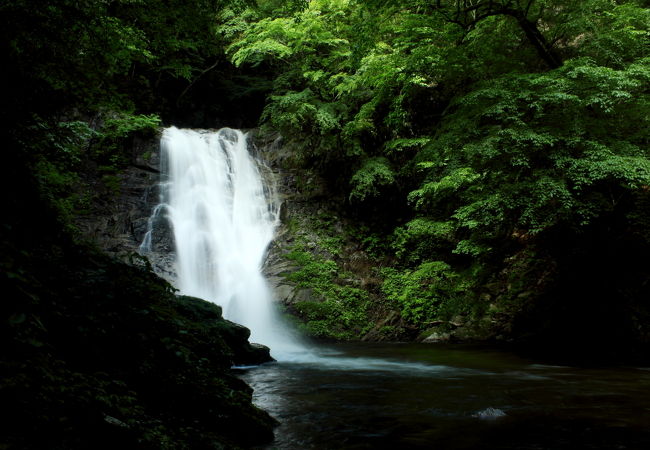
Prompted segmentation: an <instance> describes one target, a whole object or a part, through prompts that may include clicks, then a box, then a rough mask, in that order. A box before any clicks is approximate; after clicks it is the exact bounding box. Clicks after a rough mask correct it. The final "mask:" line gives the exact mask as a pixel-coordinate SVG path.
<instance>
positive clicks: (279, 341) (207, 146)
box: [141, 127, 301, 359]
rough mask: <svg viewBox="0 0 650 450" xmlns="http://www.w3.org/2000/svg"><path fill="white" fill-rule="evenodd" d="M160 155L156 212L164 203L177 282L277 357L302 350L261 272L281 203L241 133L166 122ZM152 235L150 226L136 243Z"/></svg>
mask: <svg viewBox="0 0 650 450" xmlns="http://www.w3.org/2000/svg"><path fill="white" fill-rule="evenodd" d="M161 157H162V158H161V165H162V167H161V169H162V170H161V171H162V173H163V176H166V177H167V182H166V183H165V184H164V186H163V189H162V194H161V204H160V205H159V206H158V207H157V209H156V210H155V211H154V214H157V213H158V212H159V211H161V210H165V211H166V212H167V218H168V220H169V222H170V224H171V226H172V229H173V235H174V241H175V247H176V272H177V282H176V284H177V286H176V287H177V288H178V289H179V290H180V291H181V293H182V294H185V295H190V296H195V297H199V298H203V299H206V300H209V301H212V302H214V303H217V304H218V305H221V306H222V307H223V311H224V317H225V318H227V319H229V320H232V321H233V322H237V323H241V324H243V325H244V326H246V327H248V328H249V329H250V330H251V338H250V340H251V341H252V342H259V343H262V344H265V345H268V346H269V347H271V352H272V355H273V356H274V357H275V358H276V359H277V358H281V359H283V356H284V355H286V354H287V353H293V352H296V351H300V348H301V347H300V346H299V345H298V344H296V343H295V342H294V340H293V338H292V337H291V336H290V335H289V333H288V332H287V330H286V329H285V328H284V327H283V325H282V323H281V321H280V320H279V318H278V317H276V314H275V311H274V308H273V304H272V300H273V299H272V294H271V291H270V289H269V287H268V285H267V283H266V280H265V279H264V277H263V275H262V273H261V269H262V264H263V261H264V256H265V253H266V250H267V247H268V245H269V243H270V242H271V240H272V239H273V233H274V230H275V227H276V225H277V223H278V211H279V204H278V202H277V200H276V198H275V196H274V195H273V189H270V188H269V187H268V186H266V187H265V185H264V182H263V179H262V176H261V174H260V171H259V168H258V162H257V161H256V160H255V159H254V158H253V157H252V156H251V155H250V154H249V152H248V148H247V138H246V135H245V134H243V133H242V132H241V131H238V130H232V129H228V128H224V129H221V130H219V131H216V132H212V131H197V130H185V129H178V128H175V127H171V128H167V129H165V130H164V132H163V136H162V140H161ZM150 241H151V232H148V233H147V235H146V236H145V240H144V242H143V244H142V246H141V249H143V250H146V248H147V246H148V245H150Z"/></svg>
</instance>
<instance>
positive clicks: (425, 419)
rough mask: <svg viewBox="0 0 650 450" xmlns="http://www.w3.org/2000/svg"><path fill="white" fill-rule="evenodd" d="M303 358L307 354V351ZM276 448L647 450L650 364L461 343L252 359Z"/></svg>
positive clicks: (247, 375) (252, 375) (341, 348)
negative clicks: (566, 361)
mask: <svg viewBox="0 0 650 450" xmlns="http://www.w3.org/2000/svg"><path fill="white" fill-rule="evenodd" d="M298 360H300V361H302V362H300V361H298ZM241 376H242V378H243V379H244V380H245V381H246V382H247V383H249V384H250V385H251V386H252V387H253V388H254V389H255V394H254V401H255V403H256V404H257V405H258V406H259V407H261V408H263V409H265V410H266V411H268V412H269V413H270V414H271V415H273V416H274V417H275V418H276V419H278V420H279V421H280V422H281V425H280V426H278V427H277V428H276V432H275V434H276V439H275V441H274V442H273V443H272V444H271V445H270V446H268V447H267V448H269V449H337V448H350V449H366V448H367V449H377V448H387V449H388V448H391V449H406V448H422V449H424V448H436V449H474V448H475V449H483V448H489V449H497V448H499V449H547V448H548V449H572V450H573V449H581V448H587V449H603V450H604V449H645V448H650V372H648V371H647V370H643V369H637V368H575V367H566V366H553V365H543V364H536V363H534V362H532V361H527V360H524V359H521V358H518V357H516V356H514V355H512V354H509V353H506V352H500V351H497V350H490V349H477V348H470V347H466V346H447V347H439V346H431V345H418V344H390V345H387V344H381V345H380V344H365V345H360V344H353V345H352V344H346V345H337V346H335V347H332V348H331V349H329V350H328V351H320V352H317V353H313V354H311V355H307V357H305V355H303V357H301V358H295V360H294V361H285V362H278V363H270V364H265V365H262V366H259V367H255V368H251V369H247V370H246V371H245V372H244V373H243V374H242V375H241Z"/></svg>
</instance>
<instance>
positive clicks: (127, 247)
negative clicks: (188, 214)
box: [77, 135, 176, 284]
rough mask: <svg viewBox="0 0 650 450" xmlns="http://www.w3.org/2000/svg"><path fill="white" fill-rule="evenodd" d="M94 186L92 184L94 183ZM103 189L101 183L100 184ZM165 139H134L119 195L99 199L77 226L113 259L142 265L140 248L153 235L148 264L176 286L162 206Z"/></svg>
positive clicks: (169, 239)
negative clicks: (147, 237)
mask: <svg viewBox="0 0 650 450" xmlns="http://www.w3.org/2000/svg"><path fill="white" fill-rule="evenodd" d="M91 183H93V181H91ZM94 184H95V185H97V187H98V189H99V190H101V189H102V188H101V187H100V186H99V182H98V181H95V182H94ZM160 189H161V174H160V136H159V135H158V136H155V137H152V138H150V139H138V138H135V139H134V140H133V144H132V149H131V162H130V164H129V165H128V166H127V167H126V169H125V170H124V171H123V172H122V173H120V175H119V189H118V190H117V192H114V191H113V192H107V193H105V195H103V196H100V199H101V200H100V202H99V203H98V204H97V205H95V209H94V210H93V211H92V212H91V214H88V215H86V216H83V217H80V218H79V219H78V221H77V226H78V228H79V230H80V231H81V233H82V235H83V236H84V237H85V238H86V239H87V240H88V241H90V242H91V243H94V244H95V245H97V246H98V247H99V248H100V249H102V250H103V251H105V252H106V253H108V254H109V255H112V256H116V257H118V258H120V259H122V260H124V261H127V262H129V263H132V264H143V263H144V262H143V260H141V259H139V258H138V257H137V255H138V254H139V248H140V246H141V244H142V242H143V241H144V239H145V235H146V233H147V231H149V230H152V233H151V244H150V251H149V252H148V255H147V256H148V260H149V262H150V263H151V266H152V268H153V270H154V272H155V273H156V274H158V275H159V276H161V277H162V278H164V279H165V280H167V281H169V282H170V283H172V284H174V281H175V275H176V274H175V271H174V240H173V235H172V230H171V229H170V227H169V223H168V221H167V220H166V219H165V211H164V209H161V210H159V211H158V214H156V215H155V216H153V213H154V211H155V209H156V206H157V205H158V204H159V202H160Z"/></svg>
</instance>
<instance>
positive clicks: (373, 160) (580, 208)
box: [221, 0, 650, 348]
mask: <svg viewBox="0 0 650 450" xmlns="http://www.w3.org/2000/svg"><path fill="white" fill-rule="evenodd" d="M263 3H264V4H266V5H267V8H266V9H262V10H261V11H260V10H259V9H258V10H248V11H246V12H245V13H244V14H232V15H231V16H229V21H228V22H227V23H226V24H225V25H224V26H222V28H221V30H222V34H223V35H224V36H226V37H227V38H229V39H230V42H231V44H230V46H229V47H228V54H229V56H230V58H231V59H232V61H233V62H234V63H235V64H236V65H237V66H239V67H251V68H258V69H260V70H265V71H271V72H272V73H274V74H275V77H274V78H273V87H272V92H271V93H270V95H269V97H268V99H267V104H266V106H265V108H264V111H263V114H262V123H263V125H264V126H265V127H266V128H267V129H270V130H276V131H279V132H280V133H281V134H282V136H283V137H284V138H285V142H286V145H289V146H291V148H292V149H293V151H294V152H295V154H296V157H297V159H298V160H299V161H300V162H301V164H302V165H303V166H305V167H310V168H317V169H318V170H319V171H320V173H321V174H322V175H323V176H325V177H326V179H328V180H329V181H330V184H331V186H332V187H333V190H335V191H337V192H339V193H340V194H342V195H343V196H344V197H345V202H346V204H347V205H348V210H349V211H351V213H352V214H353V215H354V214H356V220H357V221H358V222H360V223H366V224H367V225H368V226H369V228H370V229H371V231H372V232H374V233H377V232H379V233H383V238H382V239H383V240H384V241H385V242H386V243H388V244H389V248H388V252H387V253H388V254H393V255H394V256H395V258H394V259H393V261H392V263H390V265H391V266H392V267H390V268H388V269H384V270H383V273H382V276H383V278H384V280H385V281H384V284H383V292H384V295H385V297H386V298H387V299H389V300H390V301H391V302H393V304H394V306H395V307H396V308H398V309H399V310H400V311H401V313H402V315H403V317H405V318H406V319H408V320H410V321H411V323H412V324H414V325H415V326H417V327H419V328H421V329H423V330H424V329H426V328H427V324H430V323H438V322H439V321H441V320H442V321H450V322H458V321H459V320H464V321H472V320H474V319H476V320H474V325H473V327H474V328H475V329H476V330H480V329H487V335H492V336H495V335H498V334H502V335H503V336H507V337H512V336H515V337H520V338H521V337H525V336H530V337H533V338H540V339H541V338H542V336H543V339H544V340H545V341H547V342H548V340H549V339H552V340H556V341H557V342H564V343H567V342H571V341H575V340H578V341H581V343H582V344H587V343H590V342H591V343H590V345H589V346H590V347H592V348H596V347H598V346H599V345H600V344H605V343H612V342H614V343H616V344H615V346H616V345H619V344H621V345H622V344H623V343H629V342H633V341H635V342H641V341H643V342H646V343H647V342H648V337H649V334H648V328H647V324H648V321H647V319H648V317H649V316H648V311H649V308H648V307H649V305H648V301H647V299H648V298H650V296H649V295H648V294H650V292H649V291H648V286H650V284H649V283H648V281H649V280H650V278H649V277H650V265H649V264H648V258H647V257H646V256H645V255H647V252H648V250H650V241H649V238H650V222H649V221H648V217H649V214H650V210H649V209H648V208H649V205H650V189H649V187H648V186H650V160H649V159H648V157H649V156H650V155H649V154H648V151H649V150H648V138H649V135H648V129H649V127H648V125H649V120H650V105H649V103H648V86H650V66H649V63H650V59H649V56H650V55H649V54H648V38H649V35H648V24H650V10H649V9H648V8H647V6H648V5H647V3H646V2H644V1H640V0H639V1H637V0H627V1H625V0H585V1H572V0H497V1H488V0H477V1H472V2H469V1H462V0H448V1H444V0H441V1H399V0H394V1H390V0H385V1H380V0H378V1H363V2H361V1H354V0H314V1H310V2H263ZM269 5H276V7H275V8H269V7H268V6H269ZM279 6H283V7H282V8H280V7H279ZM369 236H370V235H369ZM325 273H326V272H325ZM322 276H323V275H322V272H321V276H320V278H322ZM320 278H318V279H320ZM319 283H320V282H319ZM316 284H318V283H316ZM317 289H322V288H318V287H317ZM326 297H327V296H326ZM326 304H327V303H326ZM326 304H324V305H323V306H322V307H325V306H326ZM306 315H307V316H310V315H312V316H313V311H310V312H309V313H306ZM306 318H307V319H308V318H309V317H306ZM479 319H480V320H479Z"/></svg>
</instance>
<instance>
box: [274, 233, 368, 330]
mask: <svg viewBox="0 0 650 450" xmlns="http://www.w3.org/2000/svg"><path fill="white" fill-rule="evenodd" d="M286 258H287V259H289V260H291V261H293V262H295V263H296V265H297V266H298V269H297V270H296V271H294V272H291V273H289V274H287V275H286V278H287V279H288V280H290V281H293V282H295V283H296V285H297V287H298V288H302V289H307V290H309V291H310V292H311V293H312V294H311V297H313V298H312V299H310V300H305V301H298V302H296V303H295V304H294V305H293V309H294V312H295V313H296V314H297V315H298V317H299V318H300V319H301V320H302V321H303V322H302V323H299V328H300V329H301V330H303V331H304V332H305V333H307V334H308V335H310V336H314V337H318V338H328V339H337V340H349V339H358V338H360V337H361V336H363V335H364V334H365V333H367V332H368V331H369V329H370V327H371V325H372V324H371V323H370V322H369V320H368V315H367V312H368V307H369V297H368V293H367V292H366V291H365V290H363V289H359V288H356V287H352V286H347V285H344V284H341V283H340V280H339V278H340V277H341V276H342V275H343V274H342V273H341V269H340V268H339V267H338V265H337V264H336V263H335V262H334V261H332V260H326V259H324V258H322V257H319V256H317V255H316V254H315V253H313V252H310V251H306V250H305V249H304V248H303V247H302V246H300V245H299V246H297V247H296V248H294V249H293V250H292V251H291V252H290V253H289V254H287V256H286Z"/></svg>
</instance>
